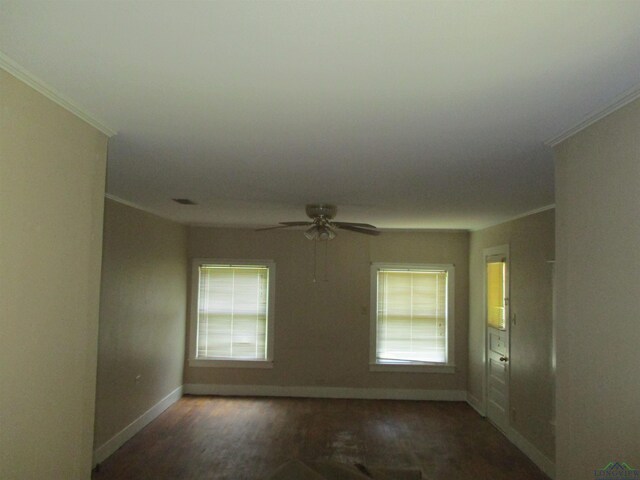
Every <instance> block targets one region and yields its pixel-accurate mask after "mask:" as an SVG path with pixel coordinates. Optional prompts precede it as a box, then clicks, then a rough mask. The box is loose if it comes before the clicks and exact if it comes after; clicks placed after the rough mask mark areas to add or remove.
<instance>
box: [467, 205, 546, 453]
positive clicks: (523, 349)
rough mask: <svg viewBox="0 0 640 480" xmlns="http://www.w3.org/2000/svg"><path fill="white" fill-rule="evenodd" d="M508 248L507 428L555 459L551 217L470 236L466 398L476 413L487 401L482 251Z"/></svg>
mask: <svg viewBox="0 0 640 480" xmlns="http://www.w3.org/2000/svg"><path fill="white" fill-rule="evenodd" d="M505 244H508V245H509V256H510V260H511V266H510V275H511V278H510V287H511V314H515V315H516V324H515V325H511V332H510V335H511V355H510V358H511V360H510V368H511V371H510V375H511V376H510V391H509V395H510V402H511V408H512V409H515V410H516V412H515V418H513V417H512V418H511V420H512V421H511V426H512V427H513V428H514V429H515V430H516V431H517V432H518V433H520V434H521V435H522V436H524V437H525V438H526V439H527V440H528V441H529V442H531V443H532V444H533V445H534V446H535V447H536V448H537V449H538V450H540V451H541V452H542V453H543V454H545V455H546V456H547V457H548V458H549V459H553V457H554V437H553V428H552V425H551V423H550V422H551V420H552V411H553V403H552V400H553V378H552V372H551V345H552V282H551V280H552V266H551V264H549V263H548V262H547V261H548V260H553V259H554V211H553V210H547V211H545V212H542V213H538V214H535V215H530V216H527V217H524V218H520V219H518V220H514V221H511V222H507V223H503V224H501V225H497V226H495V227H491V228H487V229H484V230H480V231H476V232H473V233H472V234H471V247H470V255H469V259H470V269H469V270H470V282H471V290H470V315H469V385H468V389H469V394H470V401H471V402H472V403H473V404H474V405H475V406H476V407H477V408H479V409H480V410H482V409H483V404H484V401H485V393H484V385H483V381H484V372H485V370H484V369H485V321H484V287H483V285H484V260H483V250H484V249H485V248H489V247H494V246H498V245H505Z"/></svg>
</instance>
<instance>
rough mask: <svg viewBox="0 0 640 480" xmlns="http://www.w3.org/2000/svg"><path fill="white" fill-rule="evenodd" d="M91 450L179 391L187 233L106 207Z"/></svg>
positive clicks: (168, 223) (151, 218)
mask: <svg viewBox="0 0 640 480" xmlns="http://www.w3.org/2000/svg"><path fill="white" fill-rule="evenodd" d="M102 262H103V263H102V286H101V296H100V334H99V343H98V383H97V390H96V424H95V447H96V448H99V447H100V446H102V445H103V444H104V443H105V442H107V441H108V440H109V439H111V438H112V437H113V436H114V435H116V434H117V433H118V432H120V431H121V430H123V429H124V428H125V427H126V426H127V425H129V424H130V423H131V422H133V421H134V420H136V419H137V418H138V417H139V416H141V415H142V414H143V413H144V412H146V411H147V410H148V409H150V408H151V407H152V406H154V405H155V404H156V403H158V402H159V401H160V400H162V399H163V398H164V397H166V396H167V395H169V394H170V393H171V392H173V391H174V390H175V389H176V388H179V387H180V386H181V385H182V368H183V359H184V343H185V323H186V320H185V312H186V308H187V305H186V294H187V232H186V227H185V226H183V225H180V224H177V223H174V222H171V221H169V220H164V219H161V218H160V217H157V216H155V215H151V214H149V213H146V212H143V211H141V210H137V209H135V208H131V207H129V206H126V205H123V204H121V203H117V202H115V201H113V200H107V201H106V203H105V218H104V250H103V259H102Z"/></svg>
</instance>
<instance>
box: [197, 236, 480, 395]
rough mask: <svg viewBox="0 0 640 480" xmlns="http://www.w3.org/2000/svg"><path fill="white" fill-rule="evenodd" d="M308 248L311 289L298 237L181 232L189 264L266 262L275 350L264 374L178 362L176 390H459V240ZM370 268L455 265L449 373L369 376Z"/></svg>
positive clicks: (462, 308) (463, 310)
mask: <svg viewBox="0 0 640 480" xmlns="http://www.w3.org/2000/svg"><path fill="white" fill-rule="evenodd" d="M325 246H326V247H327V249H328V250H327V252H326V256H325V250H324V247H325ZM318 247H319V250H318V266H317V270H318V273H317V276H318V281H317V282H316V283H314V282H313V271H314V242H312V241H309V240H307V239H306V238H305V237H304V235H303V232H302V231H300V230H295V231H282V230H276V231H266V232H254V231H251V230H248V229H247V230H244V229H218V228H203V227H192V228H190V229H189V257H190V258H203V257H204V258H207V257H208V258H232V259H271V260H274V261H275V263H276V285H275V289H276V290H275V343H274V347H275V351H274V367H273V368H272V369H250V368H236V369H227V368H210V367H189V366H188V364H187V366H186V367H185V384H223V385H227V384H228V385H238V384H239V385H243V384H244V385H278V386H312V387H322V386H325V387H350V388H383V389H432V390H458V391H464V390H466V383H467V363H468V362H467V322H468V247H469V235H468V233H467V232H424V233H408V232H406V233H403V232H383V234H382V235H380V236H379V237H368V236H365V235H359V234H355V233H351V232H345V231H341V232H339V235H338V237H337V238H336V239H334V240H332V241H330V242H328V243H324V242H319V245H318ZM325 258H326V280H325ZM371 262H414V263H452V264H455V268H456V270H455V279H456V285H455V352H456V353H455V355H456V357H455V363H456V372H455V374H441V373H438V374H435V373H413V372H411V373H401V372H391V373H389V372H370V371H369V324H370V317H369V314H370V312H369V297H370V290H369V282H370V264H371Z"/></svg>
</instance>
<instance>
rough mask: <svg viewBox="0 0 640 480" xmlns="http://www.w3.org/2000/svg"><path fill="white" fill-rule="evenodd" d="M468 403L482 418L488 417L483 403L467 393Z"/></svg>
mask: <svg viewBox="0 0 640 480" xmlns="http://www.w3.org/2000/svg"><path fill="white" fill-rule="evenodd" d="M467 403H468V404H469V405H470V406H471V408H473V409H474V410H475V411H476V412H478V413H479V414H480V416H481V417H486V416H487V414H486V413H485V411H484V405H483V403H482V402H481V401H480V400H479V399H478V397H476V396H475V395H472V394H471V393H469V392H467Z"/></svg>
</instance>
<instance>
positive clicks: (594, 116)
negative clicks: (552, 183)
mask: <svg viewBox="0 0 640 480" xmlns="http://www.w3.org/2000/svg"><path fill="white" fill-rule="evenodd" d="M638 98H640V83H638V84H637V85H635V86H633V87H632V88H630V89H629V90H627V91H626V92H624V93H622V94H621V95H618V96H617V97H615V98H614V99H613V101H612V102H611V103H610V104H609V105H608V106H606V107H604V108H603V109H601V110H596V111H595V112H592V113H591V114H590V115H588V116H587V118H586V119H585V120H583V121H582V122H580V123H578V124H577V125H575V126H573V127H571V128H569V129H567V130H565V131H564V132H562V133H560V134H559V135H556V136H555V137H553V138H550V139H549V140H547V141H546V142H544V144H545V145H546V146H548V147H555V146H556V145H558V144H560V143H562V142H564V141H565V140H566V139H568V138H570V137H572V136H574V135H575V134H576V133H578V132H580V131H582V130H584V129H585V128H587V127H589V126H590V125H593V124H594V123H596V122H597V121H598V120H602V119H603V118H604V117H606V116H608V115H611V114H612V113H613V112H615V111H616V110H619V109H621V108H622V107H624V106H625V105H628V104H629V103H631V102H633V101H634V100H636V99H638Z"/></svg>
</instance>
